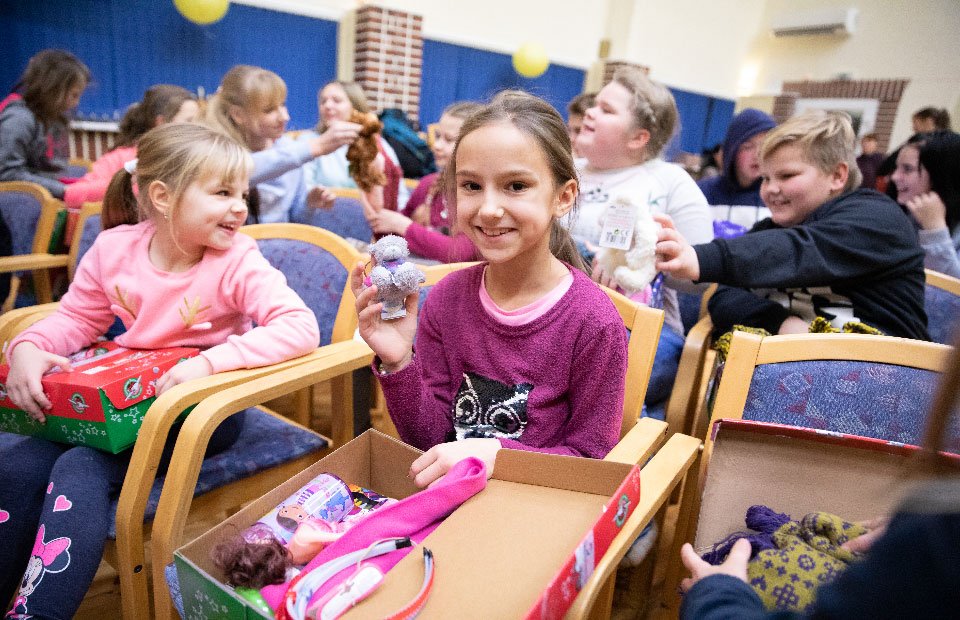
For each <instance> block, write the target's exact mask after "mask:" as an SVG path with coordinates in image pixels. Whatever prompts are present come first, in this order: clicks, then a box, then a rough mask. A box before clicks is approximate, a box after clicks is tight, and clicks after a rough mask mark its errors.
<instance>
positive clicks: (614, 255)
mask: <svg viewBox="0 0 960 620" xmlns="http://www.w3.org/2000/svg"><path fill="white" fill-rule="evenodd" d="M614 203H615V204H617V205H620V206H630V207H631V208H632V209H633V210H634V213H636V218H635V224H634V227H633V243H632V244H631V246H630V249H629V250H618V249H615V248H600V250H599V251H597V257H596V261H597V264H598V265H600V266H601V267H603V269H604V271H606V272H607V273H610V274H613V280H614V282H616V284H617V286H619V287H620V288H621V289H622V290H623V292H624V293H625V294H626V295H627V296H628V297H631V298H635V297H636V296H637V295H640V294H642V293H643V291H644V290H645V289H646V288H647V286H649V285H650V283H651V282H653V279H654V278H655V277H656V275H657V268H656V262H657V258H656V247H657V230H658V229H659V225H658V224H657V223H656V222H655V221H654V220H653V217H652V216H651V215H650V208H649V207H648V206H647V205H645V204H638V203H636V202H633V201H631V200H630V198H628V197H626V196H618V197H616V198H615V199H614Z"/></svg>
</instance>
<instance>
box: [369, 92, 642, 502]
mask: <svg viewBox="0 0 960 620" xmlns="http://www.w3.org/2000/svg"><path fill="white" fill-rule="evenodd" d="M445 178H446V179H447V180H448V183H447V184H446V187H445V189H446V192H447V196H448V200H449V201H450V204H451V206H453V207H455V213H456V223H457V226H458V228H459V229H460V230H461V231H463V233H464V234H465V235H466V236H467V237H469V239H470V241H471V242H473V244H474V245H475V246H476V247H477V250H478V251H479V252H480V254H481V255H482V256H483V258H484V260H485V261H486V262H485V263H484V264H481V265H477V266H475V267H471V268H468V269H463V270H460V271H458V272H455V273H452V274H450V275H449V276H447V277H446V278H444V279H443V280H442V281H441V282H440V283H439V284H437V285H436V286H434V287H433V288H432V289H431V291H430V295H429V296H428V297H427V300H426V302H425V303H424V305H423V309H422V311H420V313H419V314H420V316H419V317H418V316H417V314H418V311H417V296H416V295H411V296H410V297H408V298H407V305H406V310H407V315H406V316H405V317H403V318H400V319H393V320H389V321H386V320H383V319H382V318H381V316H380V310H381V306H382V304H380V303H378V302H377V301H376V287H373V286H371V287H369V288H367V289H363V287H362V281H363V275H364V273H363V271H364V270H363V265H358V266H357V268H356V269H354V271H353V273H352V275H351V277H352V286H353V290H354V293H355V294H356V295H357V302H356V305H357V311H358V313H359V321H360V323H359V324H360V335H361V336H362V337H363V339H364V340H365V341H366V342H367V344H369V345H370V348H372V349H373V350H374V351H375V352H376V354H377V356H378V357H379V360H377V362H376V363H375V364H374V370H375V372H376V374H377V376H378V378H379V379H380V385H381V386H382V387H383V392H384V395H385V397H386V401H387V408H388V410H389V412H390V417H391V418H392V420H393V422H394V423H395V424H396V426H397V430H398V431H399V433H400V437H401V438H402V439H403V440H404V441H406V442H408V443H411V444H413V445H415V446H417V447H418V448H421V449H423V450H426V452H425V453H424V454H423V456H421V457H420V458H419V459H417V460H416V461H415V462H414V463H413V465H412V467H411V472H410V473H411V475H412V476H413V477H414V481H415V482H416V483H417V484H418V485H420V486H426V485H428V484H431V483H432V482H434V481H435V480H437V479H439V478H440V477H441V476H443V475H444V474H446V472H447V471H449V469H450V468H451V467H452V466H453V465H454V464H455V463H457V462H458V461H460V460H462V459H464V458H466V457H469V456H473V457H477V458H480V459H481V460H483V461H484V463H485V464H486V466H487V472H488V474H489V473H491V472H492V471H493V465H494V461H495V459H496V455H497V452H498V451H499V450H500V448H512V449H524V450H536V451H540V452H550V453H554V454H564V455H573V456H588V457H594V458H601V457H603V456H604V455H606V453H607V452H608V451H609V450H610V449H611V448H612V447H613V446H614V444H615V443H616V442H617V440H618V439H619V436H620V422H621V419H622V417H623V390H624V377H625V374H626V364H627V337H626V330H625V329H624V327H623V321H622V320H621V319H620V316H619V315H618V314H617V311H616V309H615V308H614V306H613V303H612V302H611V301H610V299H609V298H608V297H607V295H606V294H605V293H604V292H603V291H602V290H601V289H600V288H599V287H598V286H597V285H595V284H594V283H593V282H591V281H590V278H588V277H587V276H586V274H584V273H583V272H582V271H581V270H580V269H577V266H579V265H582V263H581V261H580V258H579V255H578V254H577V251H576V248H575V246H574V244H573V241H572V239H571V238H570V236H569V234H568V233H567V232H566V229H565V228H563V227H562V226H561V225H560V223H559V219H560V218H561V217H563V216H564V215H566V214H567V213H569V212H570V211H571V210H572V209H573V207H574V204H575V203H576V201H577V191H578V187H577V173H576V169H575V168H574V165H573V157H572V155H571V152H570V138H569V137H568V135H567V130H566V126H565V125H564V123H563V119H562V118H561V117H560V115H559V114H558V113H557V111H556V110H554V109H553V108H552V107H551V106H550V105H549V104H548V103H546V102H545V101H543V100H542V99H538V98H537V97H534V96H532V95H528V94H526V93H520V92H513V91H508V92H505V93H501V94H500V95H498V96H497V97H496V98H495V99H494V100H493V102H492V103H491V104H490V105H488V106H485V107H484V108H483V109H482V110H480V111H479V112H477V113H476V114H473V115H472V116H471V117H470V118H469V119H467V120H466V121H465V122H464V124H463V128H462V129H461V131H460V138H459V141H458V142H457V145H456V147H455V148H454V151H453V155H452V158H451V160H450V164H449V168H448V170H447V171H446V172H445ZM371 194H374V192H371ZM373 198H374V199H375V198H376V196H375V195H374V196H373ZM369 199H370V197H368V200H369ZM414 334H416V354H414Z"/></svg>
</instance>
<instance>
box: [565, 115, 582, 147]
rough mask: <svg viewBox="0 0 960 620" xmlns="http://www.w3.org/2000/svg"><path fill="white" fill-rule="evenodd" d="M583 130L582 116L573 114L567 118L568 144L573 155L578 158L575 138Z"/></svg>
mask: <svg viewBox="0 0 960 620" xmlns="http://www.w3.org/2000/svg"><path fill="white" fill-rule="evenodd" d="M582 129H583V114H573V113H570V115H569V116H568V117H567V135H568V136H570V144H571V145H572V146H573V154H574V155H575V156H579V155H580V152H579V151H578V150H577V136H579V135H580V131H581V130H582Z"/></svg>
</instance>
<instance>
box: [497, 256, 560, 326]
mask: <svg viewBox="0 0 960 620" xmlns="http://www.w3.org/2000/svg"><path fill="white" fill-rule="evenodd" d="M483 273H484V275H483V277H481V279H480V304H481V305H482V306H483V309H484V310H486V311H487V314H489V315H490V316H492V317H493V318H494V320H496V321H497V322H499V323H503V324H504V325H510V326H511V327H515V326H517V325H526V324H527V323H530V322H532V321H536V320H537V319H539V318H540V317H542V316H543V315H544V314H546V313H547V312H549V311H550V308H553V307H554V306H555V305H557V302H558V301H560V299H561V298H562V297H563V296H564V295H566V294H567V291H569V290H570V286H571V285H572V284H573V274H572V273H570V272H569V271H568V272H567V275H566V277H564V278H563V280H561V282H560V284H558V285H556V286H555V287H553V290H551V291H550V292H549V293H547V294H546V295H544V296H543V297H541V298H540V299H538V300H537V301H535V302H533V303H532V304H527V305H526V306H524V307H522V308H517V309H516V310H504V309H502V308H501V307H500V306H498V305H497V303H496V302H495V301H493V298H491V297H490V294H489V293H487V286H486V273H487V270H486V269H484V270H483Z"/></svg>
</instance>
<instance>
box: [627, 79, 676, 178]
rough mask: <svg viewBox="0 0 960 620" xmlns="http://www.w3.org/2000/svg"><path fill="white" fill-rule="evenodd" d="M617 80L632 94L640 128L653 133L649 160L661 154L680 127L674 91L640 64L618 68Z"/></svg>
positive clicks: (631, 107) (632, 106)
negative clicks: (653, 77) (649, 75)
mask: <svg viewBox="0 0 960 620" xmlns="http://www.w3.org/2000/svg"><path fill="white" fill-rule="evenodd" d="M613 82H615V83H617V84H619V85H620V86H623V87H624V88H626V89H627V92H629V93H630V95H631V96H632V100H631V105H630V110H631V111H632V112H633V114H634V121H635V122H636V124H637V127H639V128H640V129H646V130H647V131H648V132H649V133H650V141H649V142H647V146H646V151H647V156H648V157H647V159H653V158H654V157H658V156H659V155H660V153H661V152H663V147H665V146H666V145H667V142H669V141H670V138H672V137H673V132H674V131H675V130H676V128H677V116H678V113H677V102H676V101H674V99H673V94H672V93H671V92H670V90H669V89H668V88H667V87H666V86H664V85H663V84H660V83H659V82H654V81H653V80H651V79H650V78H648V77H647V75H646V74H645V73H644V72H643V71H641V70H640V69H637V68H636V67H621V68H619V69H617V70H616V72H614V74H613Z"/></svg>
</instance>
